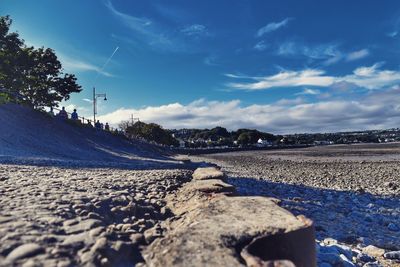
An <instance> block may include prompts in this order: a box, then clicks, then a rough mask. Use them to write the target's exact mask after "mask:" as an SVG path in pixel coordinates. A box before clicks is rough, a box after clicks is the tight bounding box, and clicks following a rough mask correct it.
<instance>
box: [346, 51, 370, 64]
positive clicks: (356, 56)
mask: <svg viewBox="0 0 400 267" xmlns="http://www.w3.org/2000/svg"><path fill="white" fill-rule="evenodd" d="M368 55H369V50H368V49H361V50H358V51H354V52H352V53H349V54H348V55H347V57H346V60H347V61H354V60H358V59H361V58H365V57H367V56H368Z"/></svg>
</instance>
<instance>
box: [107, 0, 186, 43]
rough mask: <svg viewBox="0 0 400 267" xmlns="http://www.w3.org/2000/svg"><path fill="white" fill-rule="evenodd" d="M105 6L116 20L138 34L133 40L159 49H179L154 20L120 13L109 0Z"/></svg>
mask: <svg viewBox="0 0 400 267" xmlns="http://www.w3.org/2000/svg"><path fill="white" fill-rule="evenodd" d="M105 5H106V7H107V8H108V9H109V10H110V12H111V13H112V14H113V15H114V16H115V17H116V18H118V19H119V20H120V21H121V22H122V23H123V24H124V25H125V26H126V27H128V28H130V29H131V30H133V31H134V32H135V33H136V35H135V36H133V37H132V38H134V39H136V40H142V41H144V42H145V43H147V44H148V45H151V46H156V47H158V48H163V49H168V48H171V49H178V47H177V45H175V43H174V42H173V41H172V40H171V38H170V37H169V36H167V35H166V34H165V32H164V31H163V30H161V29H160V28H159V26H158V25H157V24H156V23H154V22H153V21H152V20H150V19H148V18H144V17H135V16H133V15H129V14H126V13H123V12H120V11H118V10H117V9H116V8H115V7H114V6H113V4H112V3H111V1H109V0H108V1H106V2H105ZM128 39H129V38H128Z"/></svg>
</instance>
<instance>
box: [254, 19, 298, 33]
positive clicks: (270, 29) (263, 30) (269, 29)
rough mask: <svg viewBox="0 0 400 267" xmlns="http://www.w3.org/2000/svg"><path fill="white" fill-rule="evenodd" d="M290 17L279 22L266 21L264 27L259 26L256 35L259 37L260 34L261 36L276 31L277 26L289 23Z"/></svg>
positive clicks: (280, 26)
mask: <svg viewBox="0 0 400 267" xmlns="http://www.w3.org/2000/svg"><path fill="white" fill-rule="evenodd" d="M292 19H293V18H285V19H284V20H282V21H279V22H270V23H268V24H267V25H265V26H264V27H261V28H260V29H259V30H258V31H257V33H256V37H261V36H263V35H264V34H267V33H270V32H273V31H276V30H278V29H279V28H282V27H284V26H286V25H287V24H288V23H289V21H291V20H292Z"/></svg>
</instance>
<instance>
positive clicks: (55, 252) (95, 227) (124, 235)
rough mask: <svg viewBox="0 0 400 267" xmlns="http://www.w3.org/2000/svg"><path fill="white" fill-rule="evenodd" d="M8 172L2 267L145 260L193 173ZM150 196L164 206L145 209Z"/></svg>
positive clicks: (0, 220) (19, 168)
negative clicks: (154, 229)
mask: <svg viewBox="0 0 400 267" xmlns="http://www.w3.org/2000/svg"><path fill="white" fill-rule="evenodd" d="M0 173H1V174H2V175H3V174H4V175H6V176H7V177H9V179H7V180H6V181H3V182H2V185H1V188H0V195H1V197H0V207H1V213H2V214H1V215H0V233H6V234H3V235H1V242H0V266H3V261H6V262H7V263H10V264H9V265H11V264H12V263H15V264H14V265H15V266H58V267H62V266H81V265H85V266H99V265H101V264H103V265H104V266H115V265H118V264H120V263H119V258H120V256H121V257H123V258H124V259H125V260H126V261H125V263H128V262H129V263H135V261H140V258H139V257H136V256H135V257H136V258H135V260H134V261H133V262H132V260H133V259H134V258H132V256H131V254H130V253H133V254H134V255H139V247H138V246H139V244H144V237H143V233H144V232H145V231H146V230H148V228H149V227H150V226H152V225H154V224H156V223H159V222H160V219H162V218H161V216H159V215H158V214H159V211H160V209H161V208H162V207H164V206H165V205H166V202H165V201H164V196H166V195H167V193H169V191H168V190H171V189H168V188H178V187H179V185H180V184H182V183H183V182H185V181H187V178H186V177H188V176H189V173H190V172H189V171H187V170H177V169H171V170H169V169H163V170H151V171H147V170H127V169H118V168H116V169H96V168H67V167H62V168H60V167H52V166H43V167H40V166H26V165H6V164H0ZM183 177H184V178H183ZM158 186H161V187H158ZM136 190H139V191H138V192H140V194H141V195H140V194H139V196H141V197H142V198H143V199H141V200H140V202H137V201H136V200H135V198H134V197H133V196H134V195H135V194H136ZM158 190H163V192H158ZM150 194H151V198H152V199H155V200H157V201H151V202H150V201H149V202H148V204H146V205H145V206H143V205H144V201H143V200H144V199H146V197H147V195H150ZM149 199H150V198H149ZM159 204H162V206H160V205H159ZM139 205H142V206H143V212H137V211H136V207H138V206H139ZM121 208H123V212H121ZM111 210H113V211H116V212H115V214H114V213H113V212H112V211H111ZM145 213H146V215H145ZM11 214H12V216H11ZM163 219H166V218H164V217H163ZM138 221H140V222H141V223H140V226H139V224H136V226H133V225H134V223H136V222H138ZM119 241H121V242H122V243H118V242H119ZM117 243H118V244H117ZM21 244H22V245H21ZM46 251H47V252H46ZM104 253H106V254H104ZM108 253H111V254H110V255H112V257H111V258H109V257H108V256H109V254H108ZM5 255H7V256H5ZM4 256H5V258H4ZM133 265H134V264H133Z"/></svg>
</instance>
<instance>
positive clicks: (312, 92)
mask: <svg viewBox="0 0 400 267" xmlns="http://www.w3.org/2000/svg"><path fill="white" fill-rule="evenodd" d="M320 93H321V91H320V90H317V89H310V88H304V90H303V91H301V92H300V93H297V94H296V95H319V94H320Z"/></svg>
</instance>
